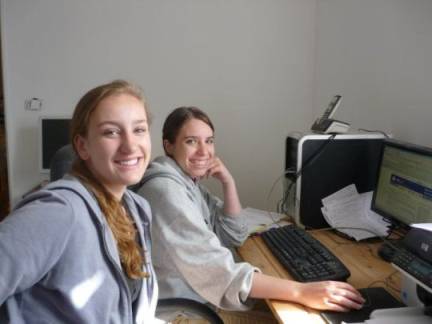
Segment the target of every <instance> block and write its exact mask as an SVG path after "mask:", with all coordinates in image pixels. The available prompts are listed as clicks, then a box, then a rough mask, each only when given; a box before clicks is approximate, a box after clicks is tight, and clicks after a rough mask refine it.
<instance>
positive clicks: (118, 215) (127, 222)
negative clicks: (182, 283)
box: [70, 80, 148, 279]
mask: <svg viewBox="0 0 432 324" xmlns="http://www.w3.org/2000/svg"><path fill="white" fill-rule="evenodd" d="M120 94H128V95H131V96H133V97H135V98H137V99H138V100H139V101H141V102H142V104H143V106H144V109H145V111H146V115H147V118H148V112H147V107H146V104H145V99H144V96H143V94H142V92H141V89H140V88H139V87H137V86H135V85H133V84H131V83H129V82H127V81H124V80H115V81H112V82H110V83H107V84H103V85H101V86H98V87H96V88H94V89H91V90H90V91H88V92H87V93H86V94H85V95H84V96H83V97H82V98H81V99H80V101H79V102H78V104H77V106H76V107H75V110H74V114H73V116H72V121H71V128H70V138H71V140H72V144H73V147H74V150H75V153H76V155H77V159H76V160H75V162H74V164H73V165H72V172H71V173H72V174H73V175H74V176H76V177H77V178H79V179H80V180H81V181H82V182H83V183H84V185H86V187H87V188H89V190H91V191H92V192H93V194H94V195H95V197H96V200H97V201H98V203H99V206H100V208H101V210H102V212H103V214H104V215H105V218H106V220H107V223H108V225H109V227H110V229H111V231H112V233H113V235H114V238H115V239H116V241H117V248H118V250H119V254H120V260H121V263H122V266H123V268H124V271H125V272H126V274H127V275H128V276H129V277H130V278H133V279H137V278H143V277H147V276H148V273H146V272H143V271H142V266H143V263H144V261H145V260H144V258H145V256H144V253H142V251H141V247H140V245H139V244H138V243H137V241H136V239H135V237H136V229H135V227H134V225H133V223H132V221H131V219H130V217H128V215H127V212H128V211H127V210H125V208H124V207H123V205H122V203H121V201H118V200H117V199H116V198H115V197H114V196H113V195H112V194H111V193H110V192H109V191H108V190H107V189H106V188H105V187H104V186H103V185H102V184H101V182H100V181H99V180H98V179H97V178H96V177H95V176H94V174H93V173H92V172H91V171H90V169H89V168H88V167H87V165H86V163H85V162H84V161H83V160H81V159H80V158H79V154H78V151H77V148H76V147H75V143H74V142H75V139H76V138H77V136H81V137H84V138H85V137H86V136H87V132H88V125H89V122H90V118H91V116H92V114H93V112H94V111H95V109H96V108H97V106H98V105H99V103H100V102H101V101H102V100H103V99H105V98H108V97H110V96H116V95H120Z"/></svg>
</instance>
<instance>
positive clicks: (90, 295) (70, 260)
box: [0, 178, 157, 324]
mask: <svg viewBox="0 0 432 324" xmlns="http://www.w3.org/2000/svg"><path fill="white" fill-rule="evenodd" d="M124 200H125V203H126V204H127V207H128V208H129V210H130V212H131V214H132V216H133V218H134V221H135V223H136V225H137V229H138V232H139V238H140V241H141V243H142V244H143V246H144V247H147V249H150V228H149V227H150V221H151V214H150V209H149V206H148V204H147V202H146V201H145V200H144V199H142V198H141V197H139V196H137V195H135V194H134V193H132V192H126V193H125V195H124ZM147 260H148V263H147V264H146V265H145V267H146V269H145V270H146V271H149V272H150V273H151V277H150V279H149V280H143V281H142V286H141V292H140V294H139V296H138V298H137V300H136V302H135V304H134V305H133V306H132V303H131V297H130V293H129V289H128V286H127V282H126V280H125V277H124V274H123V271H122V269H121V264H120V259H119V254H118V250H117V244H116V242H115V240H114V237H113V235H112V232H111V230H110V229H109V227H108V224H107V223H106V220H105V217H104V216H103V214H102V212H101V210H100V208H99V206H98V204H97V202H96V200H95V199H94V197H93V195H92V194H91V193H90V192H89V191H87V190H86V188H85V187H84V186H83V185H82V184H81V183H80V182H79V181H78V180H76V179H75V178H72V179H69V180H59V181H56V182H53V183H51V184H49V185H48V187H46V188H44V189H42V190H40V191H38V192H35V193H33V194H31V195H29V196H28V197H26V198H25V199H24V200H23V201H22V202H21V203H20V204H19V205H18V206H17V207H16V209H15V210H14V211H13V212H12V213H11V214H10V215H9V216H8V217H6V219H5V220H4V221H3V222H1V223H0V305H2V306H1V309H0V323H13V324H21V323H74V324H76V323H80V324H82V323H89V324H94V323H98V324H99V323H113V324H114V323H118V324H125V323H144V322H145V323H151V322H152V321H153V320H154V312H155V307H156V299H157V285H156V281H155V275H154V272H153V269H152V265H151V263H150V260H151V259H150V255H149V254H148V255H147Z"/></svg>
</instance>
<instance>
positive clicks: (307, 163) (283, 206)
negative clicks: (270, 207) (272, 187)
mask: <svg viewBox="0 0 432 324" xmlns="http://www.w3.org/2000/svg"><path fill="white" fill-rule="evenodd" d="M336 135H337V134H335V133H334V134H331V135H330V136H329V137H328V138H327V140H326V141H325V142H324V143H323V144H321V146H320V147H319V148H318V149H317V150H316V151H315V153H314V154H312V155H311V156H310V157H309V159H307V160H306V161H305V162H304V163H303V165H302V166H301V167H300V169H299V170H298V171H297V172H296V173H295V174H294V176H293V177H292V182H291V183H290V185H289V187H288V189H287V190H286V191H285V193H284V195H283V200H282V202H281V204H280V208H281V209H282V210H283V211H285V210H286V203H287V199H288V197H289V194H290V192H291V189H292V186H293V185H294V184H295V183H297V179H298V178H299V176H300V175H301V174H302V173H303V171H304V170H305V169H306V168H308V167H309V166H310V165H312V164H313V162H314V161H315V160H316V159H317V158H318V157H319V156H320V155H321V154H322V153H323V152H324V149H325V148H326V146H327V145H328V144H329V143H330V142H331V141H332V140H333V139H334V138H335V137H336ZM284 174H285V173H284Z"/></svg>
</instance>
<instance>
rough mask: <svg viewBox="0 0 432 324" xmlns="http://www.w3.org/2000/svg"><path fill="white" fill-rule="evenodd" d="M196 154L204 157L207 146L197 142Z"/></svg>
mask: <svg viewBox="0 0 432 324" xmlns="http://www.w3.org/2000/svg"><path fill="white" fill-rule="evenodd" d="M197 154H199V155H206V154H207V146H206V144H205V143H203V142H199V144H198V149H197Z"/></svg>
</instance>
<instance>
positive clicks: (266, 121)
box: [1, 0, 316, 208]
mask: <svg viewBox="0 0 432 324" xmlns="http://www.w3.org/2000/svg"><path fill="white" fill-rule="evenodd" d="M315 6H316V0H272V1H262V0H225V1H222V0H218V1H215V0H182V1H178V0H171V1H169V0H165V1H160V0H123V1H118V0H75V1H58V0H33V1H25V0H14V1H8V0H1V23H2V26H1V27H2V42H3V43H2V45H3V63H4V65H3V67H4V91H5V107H6V123H7V142H8V145H7V148H8V164H9V181H10V194H11V198H12V202H13V203H15V202H16V201H17V200H18V199H19V198H20V196H21V195H22V194H23V193H25V192H26V191H27V190H29V189H30V188H31V187H32V186H34V185H36V184H37V183H38V182H40V181H41V180H42V179H44V178H45V176H44V175H42V174H40V173H39V171H38V162H37V160H38V154H39V144H38V119H39V117H40V116H41V115H70V114H71V113H72V110H73V107H74V105H75V103H76V102H77V100H78V99H79V97H80V96H81V95H82V94H83V93H84V92H85V91H86V90H88V89H89V88H90V87H93V86H96V85H98V84H100V83H102V82H106V81H110V80H112V79H114V78H126V79H129V80H132V81H135V82H137V83H139V84H140V85H141V86H142V87H143V88H144V90H145V93H146V95H147V98H148V101H149V103H150V109H151V111H152V114H153V117H154V124H153V126H152V135H153V144H154V156H156V155H158V154H161V153H162V149H161V144H160V142H161V141H160V139H159V137H160V133H161V132H160V130H161V124H162V122H163V120H164V118H165V116H166V115H167V114H168V112H169V111H171V110H172V109H173V108H175V107H176V106H179V105H196V106H199V107H202V108H203V109H204V110H206V111H207V112H208V113H209V115H210V116H211V117H212V119H213V121H214V123H215V126H216V140H217V149H218V152H219V153H220V155H221V156H222V158H223V159H224V160H225V161H226V164H227V165H228V166H229V167H230V169H231V171H232V173H233V174H234V176H235V178H236V179H237V183H238V187H239V191H240V195H241V198H242V200H243V203H244V205H248V206H253V207H257V208H266V207H267V206H268V203H267V194H268V192H269V190H270V187H271V185H272V184H273V182H274V181H275V180H276V179H277V178H278V176H279V175H280V174H281V173H282V171H283V168H284V140H285V136H286V135H287V134H288V133H289V132H290V131H292V130H303V129H306V127H307V126H308V125H309V123H310V122H311V120H312V117H313V111H312V109H311V107H312V102H313V101H312V98H313V93H314V91H313V73H314V53H315V51H314V44H315V39H314V35H315ZM31 97H38V98H41V99H43V109H42V111H40V112H29V111H25V110H24V101H25V99H27V98H31ZM280 187H281V186H279V188H280ZM279 198H280V189H279V190H276V191H275V193H274V194H273V196H272V199H271V201H272V202H274V201H276V200H278V199H279ZM272 208H274V204H272Z"/></svg>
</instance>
